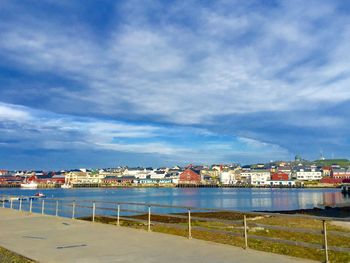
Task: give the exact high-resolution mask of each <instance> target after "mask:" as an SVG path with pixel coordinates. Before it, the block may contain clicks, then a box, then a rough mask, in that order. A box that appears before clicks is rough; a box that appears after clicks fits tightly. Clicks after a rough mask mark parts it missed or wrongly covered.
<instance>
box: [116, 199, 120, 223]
mask: <svg viewBox="0 0 350 263" xmlns="http://www.w3.org/2000/svg"><path fill="white" fill-rule="evenodd" d="M119 217H120V204H118V208H117V226H120V218H119Z"/></svg>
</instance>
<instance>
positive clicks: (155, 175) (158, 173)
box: [149, 170, 166, 179]
mask: <svg viewBox="0 0 350 263" xmlns="http://www.w3.org/2000/svg"><path fill="white" fill-rule="evenodd" d="M149 175H150V178H151V179H164V178H165V175H166V172H165V171H157V170H155V171H152V172H151V173H150V174H149Z"/></svg>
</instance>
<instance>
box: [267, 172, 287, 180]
mask: <svg viewBox="0 0 350 263" xmlns="http://www.w3.org/2000/svg"><path fill="white" fill-rule="evenodd" d="M271 180H272V181H288V180H289V175H288V174H287V173H284V172H281V171H278V172H276V173H273V174H271Z"/></svg>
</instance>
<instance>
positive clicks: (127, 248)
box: [0, 208, 314, 263]
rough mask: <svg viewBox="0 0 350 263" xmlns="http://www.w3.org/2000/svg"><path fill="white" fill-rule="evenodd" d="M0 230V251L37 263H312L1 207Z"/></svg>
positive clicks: (194, 240) (206, 242)
mask: <svg viewBox="0 0 350 263" xmlns="http://www.w3.org/2000/svg"><path fill="white" fill-rule="evenodd" d="M0 229H1V239H0V246H2V247H4V248H6V249H9V250H12V251H14V252H16V253H19V254H21V255H23V256H26V257H28V258H31V259H33V260H37V261H39V262H125V263H129V262H130V263H131V262H132V263H134V262H149V263H151V262H167V263H173V262H174V263H178V262H193V263H196V262H198V263H213V262H223V263H224V262H230V263H232V262H240V263H245V262H247V263H248V262H261V263H263V262H268V263H279V262H285V263H294V262H300V263H301V262H314V261H307V260H304V259H296V258H292V257H287V256H283V255H277V254H272V253H265V252H258V251H254V250H244V249H242V248H238V247H232V246H228V245H222V244H217V243H213V242H208V241H202V240H196V239H191V240H188V239H186V238H183V237H178V236H172V235H167V234H161V233H154V232H147V231H142V230H137V229H131V228H126V227H117V226H112V225H107V224H99V223H92V222H87V221H82V220H75V219H69V218H63V217H55V216H49V215H42V214H30V213H28V212H23V211H22V212H21V211H16V210H11V209H7V208H4V209H3V208H0Z"/></svg>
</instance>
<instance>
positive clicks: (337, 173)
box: [331, 168, 350, 179]
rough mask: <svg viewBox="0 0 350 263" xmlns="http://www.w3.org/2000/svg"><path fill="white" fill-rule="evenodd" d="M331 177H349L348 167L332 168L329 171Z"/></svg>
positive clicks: (349, 169)
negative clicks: (330, 171)
mask: <svg viewBox="0 0 350 263" xmlns="http://www.w3.org/2000/svg"><path fill="white" fill-rule="evenodd" d="M331 177H332V178H335V179H346V178H350V168H347V169H345V168H338V169H333V171H332V173H331Z"/></svg>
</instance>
